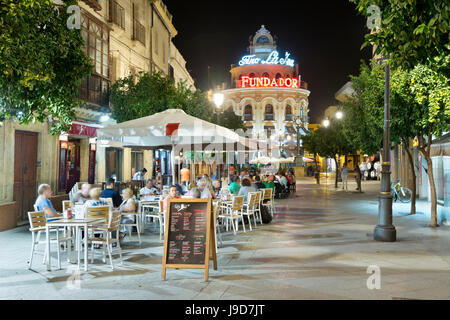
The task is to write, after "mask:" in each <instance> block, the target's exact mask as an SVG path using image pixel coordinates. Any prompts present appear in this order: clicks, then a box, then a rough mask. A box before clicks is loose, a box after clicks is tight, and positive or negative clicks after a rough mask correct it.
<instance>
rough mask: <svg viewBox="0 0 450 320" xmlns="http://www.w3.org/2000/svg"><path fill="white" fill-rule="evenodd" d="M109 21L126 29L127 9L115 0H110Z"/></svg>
mask: <svg viewBox="0 0 450 320" xmlns="http://www.w3.org/2000/svg"><path fill="white" fill-rule="evenodd" d="M109 21H111V22H113V23H115V24H117V25H118V26H119V27H121V28H122V29H124V30H125V9H124V8H123V7H122V6H121V5H120V4H118V3H117V2H116V1H114V0H109Z"/></svg>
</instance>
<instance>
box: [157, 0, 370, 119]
mask: <svg viewBox="0 0 450 320" xmlns="http://www.w3.org/2000/svg"><path fill="white" fill-rule="evenodd" d="M164 3H165V4H166V5H167V7H168V10H169V12H170V13H171V14H172V15H173V24H174V25H175V28H176V29H177V30H178V35H177V36H176V37H175V38H174V40H173V42H174V43H175V45H176V46H177V48H178V49H179V50H180V52H181V54H182V55H183V57H184V58H185V59H186V61H187V65H186V67H187V69H188V70H189V72H190V74H191V75H192V77H193V78H194V80H195V85H196V87H197V88H199V89H201V90H208V89H210V88H212V87H213V86H216V85H219V84H221V83H222V82H226V83H227V84H228V85H229V83H230V73H229V70H230V65H231V64H237V62H238V61H239V60H240V58H241V57H242V56H243V55H245V54H247V48H248V46H249V41H248V40H249V37H250V36H252V37H253V36H254V35H255V33H256V31H258V30H259V29H260V27H261V25H265V27H266V29H268V30H269V31H270V33H271V34H272V35H274V36H276V37H277V38H278V40H277V47H278V50H279V51H280V53H281V55H284V51H288V52H290V53H291V57H293V58H294V59H295V63H298V64H299V71H300V74H301V76H302V80H303V81H306V82H308V90H310V91H311V94H310V96H309V109H310V113H309V115H310V116H311V123H314V122H318V121H320V120H321V119H322V117H323V110H325V108H327V107H328V106H330V105H334V104H336V100H335V98H334V94H335V92H336V91H338V90H339V89H340V88H341V87H342V86H343V85H344V84H345V83H346V82H347V81H348V80H349V75H350V74H353V75H356V74H357V73H358V70H359V66H360V62H361V60H366V61H367V60H368V59H369V58H370V56H371V49H370V48H365V49H364V50H363V51H361V50H360V48H361V45H362V44H363V42H364V35H365V34H366V33H367V32H368V29H367V27H366V20H365V18H364V17H363V16H361V15H358V14H357V12H356V9H355V5H354V4H353V3H350V2H349V1H348V0H332V1H323V0H322V1H316V0H314V1H313V0H308V1H307V0H297V1H292V0H290V1H273V2H269V1H266V2H261V1H243V0H241V1H232V0H227V1H224V0H221V1H219V0H209V1H199V0H194V1H185V0H164ZM208 66H210V72H209V77H208Z"/></svg>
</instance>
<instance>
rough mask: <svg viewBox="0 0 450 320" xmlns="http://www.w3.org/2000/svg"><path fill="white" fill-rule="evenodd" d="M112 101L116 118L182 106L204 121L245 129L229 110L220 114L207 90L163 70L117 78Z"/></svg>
mask: <svg viewBox="0 0 450 320" xmlns="http://www.w3.org/2000/svg"><path fill="white" fill-rule="evenodd" d="M110 101H111V103H112V104H113V117H114V118H115V119H116V120H117V122H124V121H128V120H133V119H137V118H142V117H145V116H149V115H152V114H155V113H158V112H162V111H164V110H167V109H182V110H183V111H185V112H186V113H187V114H189V115H191V116H194V117H197V118H200V119H202V120H205V121H208V122H212V123H217V124H219V125H222V126H225V127H227V128H229V129H238V128H245V127H244V125H243V122H242V119H241V118H240V117H238V116H236V115H235V114H234V112H233V111H231V113H230V112H229V111H225V112H224V113H223V114H220V115H219V114H217V113H216V112H215V107H214V106H213V104H212V103H211V102H210V101H209V100H208V97H207V95H206V93H205V92H202V91H200V90H195V91H193V90H192V89H191V88H190V87H189V86H188V85H187V84H186V82H184V81H180V82H178V83H177V84H175V81H174V79H172V78H171V77H166V76H164V75H163V74H162V73H160V72H156V73H153V74H150V73H147V72H140V73H139V74H138V75H137V76H136V78H135V77H134V76H133V75H130V76H128V77H125V78H122V79H119V80H117V81H116V82H115V83H114V84H113V85H112V87H111V95H110Z"/></svg>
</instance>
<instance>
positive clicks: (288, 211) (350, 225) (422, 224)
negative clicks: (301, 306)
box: [0, 178, 450, 300]
mask: <svg viewBox="0 0 450 320" xmlns="http://www.w3.org/2000/svg"><path fill="white" fill-rule="evenodd" d="M323 182H325V181H323ZM328 182H329V183H330V180H328ZM331 182H332V181H331ZM354 189H355V184H354V183H353V182H350V183H349V190H351V191H348V192H347V191H343V190H342V189H335V188H334V187H333V185H331V184H328V185H327V184H321V185H320V186H319V185H316V184H315V183H314V181H313V179H311V178H304V179H301V180H300V181H299V183H298V186H297V194H296V195H295V196H292V197H291V198H289V199H286V200H277V201H276V204H277V213H276V215H275V218H274V221H273V222H272V223H271V224H269V225H262V226H261V225H259V226H258V229H256V230H253V231H251V232H249V231H247V232H246V233H244V232H243V231H242V229H241V231H239V233H238V235H237V236H233V234H232V233H227V234H224V235H223V238H224V242H223V246H222V247H220V248H219V251H218V267H219V268H218V270H217V271H214V270H211V271H210V278H209V282H204V281H203V271H202V270H188V269H184V270H172V269H169V270H168V271H167V280H166V281H162V280H161V260H162V244H161V243H160V242H159V233H156V232H154V231H153V229H152V227H151V226H149V227H148V228H147V229H146V231H145V235H144V236H143V243H142V244H141V245H140V246H139V245H138V243H137V242H136V241H133V240H134V239H133V238H131V239H130V238H129V237H126V238H125V239H124V243H123V247H124V265H123V266H120V265H118V262H119V260H118V255H115V260H114V262H115V264H116V266H117V268H116V269H115V270H114V271H111V269H110V268H109V265H105V264H103V263H102V261H101V259H96V261H95V262H94V264H90V265H89V271H88V272H84V271H81V273H80V281H79V283H78V284H79V288H77V282H74V281H72V279H73V278H75V276H74V275H73V273H74V272H75V271H74V270H75V269H74V268H73V266H72V265H70V264H68V263H66V262H65V256H64V254H63V256H62V258H63V264H62V268H63V269H62V270H57V271H52V272H47V271H46V269H45V266H44V265H43V264H41V261H42V256H39V255H36V259H35V261H34V263H33V270H32V271H30V270H27V265H26V263H27V260H28V255H29V251H30V245H31V235H30V233H29V231H28V230H27V229H26V228H25V227H21V228H16V229H14V230H9V231H5V232H0V243H1V246H0V299H238V300H241V299H242V300H243V299H450V277H449V276H448V275H449V274H450V273H449V272H450V250H449V249H450V241H449V240H450V232H449V231H450V227H448V226H445V225H444V226H441V227H438V228H436V229H431V228H429V227H428V226H427V223H428V222H427V221H425V220H424V219H423V217H421V216H420V215H416V216H408V215H406V214H405V212H404V211H405V210H406V211H407V207H405V206H404V205H403V206H400V205H397V204H395V205H394V225H395V227H396V229H397V238H398V241H397V242H394V243H380V242H376V241H374V240H373V229H374V227H375V225H376V224H377V210H378V202H377V192H378V190H379V182H377V181H369V182H365V183H364V185H363V190H364V191H365V192H364V193H356V192H355V191H354ZM420 210H429V209H427V205H426V204H420V203H419V205H418V211H420ZM42 248H43V245H42V246H41V249H42ZM54 261H56V260H54ZM369 266H377V267H379V268H380V284H381V288H380V289H372V290H369V289H368V287H367V280H368V278H369V277H370V276H371V275H372V274H369V273H367V268H368V267H369ZM371 283H372V282H371Z"/></svg>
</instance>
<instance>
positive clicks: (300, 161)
mask: <svg viewBox="0 0 450 320" xmlns="http://www.w3.org/2000/svg"><path fill="white" fill-rule="evenodd" d="M294 124H295V132H296V135H297V155H296V157H295V163H296V165H297V166H299V167H300V166H302V165H303V155H302V154H300V129H301V128H303V120H302V118H301V116H297V115H294Z"/></svg>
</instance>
